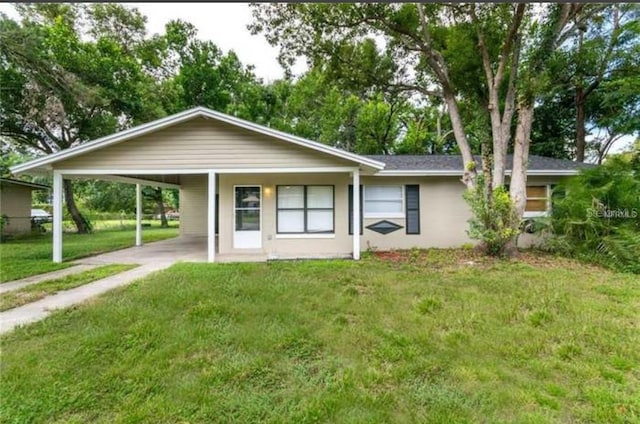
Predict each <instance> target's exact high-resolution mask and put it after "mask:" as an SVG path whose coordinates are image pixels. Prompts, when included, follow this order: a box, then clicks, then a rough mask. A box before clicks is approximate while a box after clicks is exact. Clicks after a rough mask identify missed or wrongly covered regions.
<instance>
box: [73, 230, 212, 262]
mask: <svg viewBox="0 0 640 424" xmlns="http://www.w3.org/2000/svg"><path fill="white" fill-rule="evenodd" d="M178 261H187V262H206V261H207V238H206V237H176V238H172V239H168V240H162V241H155V242H153V243H148V244H145V245H143V246H137V247H130V248H127V249H122V250H116V251H114V252H109V253H103V254H101V255H96V256H91V257H88V258H83V259H78V260H77V261H75V263H79V264H93V265H101V264H140V265H145V264H153V263H166V262H169V263H174V262H178Z"/></svg>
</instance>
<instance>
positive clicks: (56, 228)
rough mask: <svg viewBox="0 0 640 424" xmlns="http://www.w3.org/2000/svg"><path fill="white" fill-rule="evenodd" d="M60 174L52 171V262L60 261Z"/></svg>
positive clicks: (61, 188)
mask: <svg viewBox="0 0 640 424" xmlns="http://www.w3.org/2000/svg"><path fill="white" fill-rule="evenodd" d="M62 184H63V182H62V174H61V173H60V172H59V171H53V262H58V263H60V262H62V191H63V187H62Z"/></svg>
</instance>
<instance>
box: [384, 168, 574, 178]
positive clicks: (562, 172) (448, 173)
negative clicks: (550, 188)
mask: <svg viewBox="0 0 640 424" xmlns="http://www.w3.org/2000/svg"><path fill="white" fill-rule="evenodd" d="M579 172H580V170H579V169H531V170H527V175H530V176H531V175H533V176H567V175H577V174H578V173H579ZM375 175H376V176H380V177H409V176H413V177H461V176H462V175H463V172H462V171H454V170H434V169H389V170H387V169H385V170H381V171H378V172H377V173H376V174H375ZM505 175H511V171H510V170H508V171H505Z"/></svg>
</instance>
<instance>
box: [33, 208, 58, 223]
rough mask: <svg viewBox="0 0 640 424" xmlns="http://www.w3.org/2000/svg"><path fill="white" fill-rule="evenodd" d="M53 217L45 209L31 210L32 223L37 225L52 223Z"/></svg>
mask: <svg viewBox="0 0 640 424" xmlns="http://www.w3.org/2000/svg"><path fill="white" fill-rule="evenodd" d="M52 218H53V216H52V215H51V214H50V213H49V212H47V211H45V210H44V209H31V221H32V222H33V223H35V224H44V223H45V222H51V221H52Z"/></svg>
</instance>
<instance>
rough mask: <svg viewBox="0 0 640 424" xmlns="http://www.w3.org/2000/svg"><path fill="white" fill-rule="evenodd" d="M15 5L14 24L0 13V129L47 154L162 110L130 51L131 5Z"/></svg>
mask: <svg viewBox="0 0 640 424" xmlns="http://www.w3.org/2000/svg"><path fill="white" fill-rule="evenodd" d="M18 11H19V12H20V14H21V16H22V22H21V23H18V22H15V21H13V20H11V19H9V18H7V17H6V16H5V15H2V17H0V58H1V60H0V61H1V64H0V86H1V87H2V96H0V114H1V116H2V120H3V122H2V126H1V129H0V135H2V136H3V137H6V138H9V139H10V140H12V141H13V142H14V143H16V144H19V145H21V146H23V147H27V148H29V149H32V150H33V151H35V152H40V153H45V154H50V153H54V152H57V151H60V150H65V149H68V148H70V147H73V146H76V145H78V144H81V143H83V142H85V141H87V140H91V139H94V138H98V137H100V136H103V135H106V134H109V133H112V132H114V131H115V130H117V129H119V128H123V127H126V126H129V125H132V124H135V123H137V122H141V121H148V120H150V119H152V118H155V117H157V116H158V115H159V114H161V113H162V111H161V109H160V108H159V107H158V106H157V104H154V102H155V101H156V100H157V99H156V96H155V94H154V93H155V91H154V90H153V80H152V79H151V78H150V76H149V75H147V74H146V73H145V72H144V70H143V68H142V63H143V62H144V61H143V60H141V59H140V58H139V57H138V56H137V55H136V54H137V47H138V44H136V43H138V42H139V41H140V40H141V39H142V34H144V21H145V19H144V17H142V16H141V15H140V14H139V13H138V12H137V11H136V10H135V9H127V8H124V7H122V6H120V5H98V4H94V5H90V6H82V5H77V4H28V5H27V4H23V5H20V6H19V7H18ZM83 31H86V32H87V36H86V37H83ZM64 194H65V201H66V204H67V208H68V210H69V212H70V214H71V216H72V218H73V220H74V222H75V224H76V227H77V229H78V232H81V233H83V232H88V231H89V230H90V226H89V223H88V221H87V220H86V219H85V218H84V217H83V216H82V214H81V213H80V211H79V210H78V207H77V205H76V203H75V199H74V195H73V185H72V183H71V181H69V180H65V182H64Z"/></svg>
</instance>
